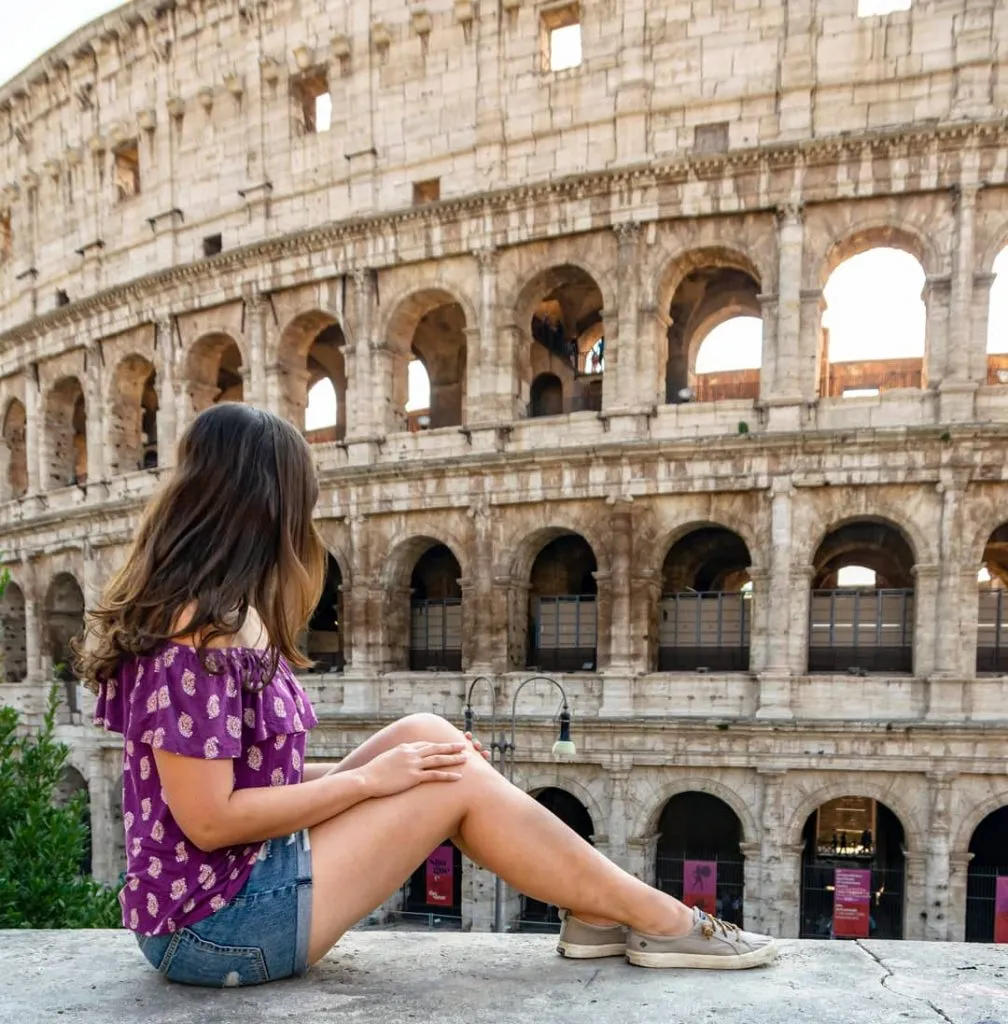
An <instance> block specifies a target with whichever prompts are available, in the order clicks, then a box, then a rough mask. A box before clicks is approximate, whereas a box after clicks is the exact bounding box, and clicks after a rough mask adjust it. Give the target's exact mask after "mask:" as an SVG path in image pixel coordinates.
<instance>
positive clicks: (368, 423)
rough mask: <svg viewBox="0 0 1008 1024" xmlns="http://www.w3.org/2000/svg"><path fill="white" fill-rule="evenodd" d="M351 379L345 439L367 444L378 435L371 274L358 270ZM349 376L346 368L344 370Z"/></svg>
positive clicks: (356, 274)
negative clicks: (351, 414)
mask: <svg viewBox="0 0 1008 1024" xmlns="http://www.w3.org/2000/svg"><path fill="white" fill-rule="evenodd" d="M353 288H354V298H353V310H354V313H353V321H354V323H353V337H354V339H355V344H354V377H353V379H352V380H351V379H350V377H349V375H348V376H347V389H348V390H349V389H350V388H353V389H354V391H355V393H356V394H355V399H354V402H353V408H354V411H355V417H354V422H352V423H351V422H350V421H349V419H348V421H347V440H348V441H349V442H351V443H352V442H354V441H369V440H371V439H373V438H374V437H375V436H376V434H379V433H381V431H380V430H379V428H378V423H379V421H378V420H377V419H376V416H375V401H376V395H375V390H376V389H375V381H374V370H373V366H372V352H371V347H372V342H373V340H374V332H375V330H376V325H375V316H376V298H375V272H374V271H372V270H368V269H367V268H364V267H361V268H358V269H357V270H355V271H354V272H353ZM348 374H349V367H348Z"/></svg>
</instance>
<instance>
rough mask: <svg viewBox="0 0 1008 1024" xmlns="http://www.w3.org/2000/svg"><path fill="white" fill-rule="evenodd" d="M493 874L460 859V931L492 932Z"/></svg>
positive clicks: (469, 861) (471, 862)
mask: <svg viewBox="0 0 1008 1024" xmlns="http://www.w3.org/2000/svg"><path fill="white" fill-rule="evenodd" d="M493 926H494V873H493V872H492V871H487V869H486V868H481V867H480V866H479V865H478V864H476V863H474V862H473V861H471V860H468V859H466V858H464V857H463V858H462V931H464V932H492V931H493Z"/></svg>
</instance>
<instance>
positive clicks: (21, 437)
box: [3, 398, 28, 501]
mask: <svg viewBox="0 0 1008 1024" xmlns="http://www.w3.org/2000/svg"><path fill="white" fill-rule="evenodd" d="M27 429H28V417H27V414H26V413H25V407H24V406H23V405H22V404H21V403H20V402H19V401H18V400H17V399H16V398H15V399H14V401H12V402H11V403H10V405H8V406H7V415H6V416H5V417H4V423H3V440H4V447H5V449H6V450H5V453H4V454H5V455H6V458H7V472H6V474H5V476H4V483H5V484H6V487H5V488H4V490H5V493H4V500H5V501H9V500H10V499H11V498H23V497H24V496H25V495H26V494H27V493H28V445H27V442H26V434H27Z"/></svg>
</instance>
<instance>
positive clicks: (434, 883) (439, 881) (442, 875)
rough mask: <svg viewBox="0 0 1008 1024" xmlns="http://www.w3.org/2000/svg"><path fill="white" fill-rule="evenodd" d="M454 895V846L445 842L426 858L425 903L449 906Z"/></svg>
mask: <svg viewBox="0 0 1008 1024" xmlns="http://www.w3.org/2000/svg"><path fill="white" fill-rule="evenodd" d="M454 897H455V848H454V847H453V846H451V845H450V844H445V845H444V846H439V847H438V848H437V849H436V850H435V851H434V852H433V853H432V854H431V855H430V856H429V857H428V858H427V905H428V906H438V907H450V906H451V905H452V903H454V902H455V900H454Z"/></svg>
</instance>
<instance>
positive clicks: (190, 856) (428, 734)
mask: <svg viewBox="0 0 1008 1024" xmlns="http://www.w3.org/2000/svg"><path fill="white" fill-rule="evenodd" d="M178 456H179V458H178V467H177V469H176V471H175V474H174V476H173V477H172V479H171V481H170V482H169V483H168V485H167V486H166V488H165V490H164V491H163V493H162V494H161V495H160V496H159V497H158V498H157V499H155V500H154V501H153V502H152V503H151V505H150V507H149V508H148V509H147V511H146V513H145V515H144V517H143V520H142V522H141V524H140V527H139V529H138V531H137V535H136V539H135V540H134V542H133V546H132V549H131V551H130V553H129V556H128V558H127V560H126V564H125V565H124V567H123V568H122V569H121V570H120V571H119V573H117V574H116V576H115V577H114V578H113V579H112V580H111V582H110V583H109V584H108V586H107V587H106V589H105V592H104V594H103V596H102V599H101V601H100V602H99V604H98V606H97V608H95V610H94V611H93V612H92V613H91V614H90V615H89V616H88V629H87V634H86V640H85V641H84V642H82V643H81V644H79V645H78V646H77V649H76V653H77V656H78V661H79V669H80V672H81V677H82V678H84V679H85V680H87V681H88V682H89V684H90V685H91V686H92V687H93V688H94V689H95V691H96V692H97V694H98V703H97V711H96V720H97V721H98V722H100V723H102V724H104V726H105V728H106V729H111V730H114V731H116V732H120V733H122V734H123V736H124V740H125V744H124V755H123V812H124V813H123V817H124V824H125V829H126V855H127V873H126V884H125V886H124V887H123V890H122V892H121V894H120V902H121V903H122V908H123V921H124V923H125V925H126V927H127V928H129V929H130V930H131V931H133V932H134V933H135V934H136V936H137V939H138V941H139V944H140V948H141V949H142V951H143V953H144V955H145V956H146V957H147V959H148V960H149V961H150V963H151V964H152V965H153V966H154V967H156V968H158V969H159V970H160V971H161V972H162V973H164V974H165V975H166V976H167V977H168V978H169V979H171V980H173V981H178V982H183V983H188V984H195V985H212V986H222V985H225V986H226V985H244V984H252V983H257V982H264V981H272V980H275V979H277V978H283V977H286V976H289V975H299V974H303V973H304V972H305V971H306V970H307V969H308V967H309V965H311V964H313V963H315V962H316V961H317V960H319V959H320V958H321V957H322V956H324V955H325V953H326V952H327V951H328V950H329V949H331V948H332V946H333V945H334V944H335V943H336V942H337V941H338V940H339V938H340V936H342V935H343V934H344V932H346V931H347V929H348V928H350V927H351V926H352V925H353V924H355V923H356V922H357V921H359V920H360V919H361V918H363V917H365V916H366V915H367V914H368V913H369V912H371V911H372V910H374V909H375V908H376V907H378V906H380V905H381V904H382V903H383V902H384V901H385V900H386V899H388V898H389V897H390V896H391V895H392V894H393V893H395V892H396V890H397V889H398V888H399V887H400V886H401V885H402V884H403V882H404V881H405V879H407V878H408V877H409V876H410V875H411V874H412V873H413V871H414V870H415V869H416V868H417V866H418V865H419V864H421V863H422V862H423V861H424V859H425V858H426V857H427V855H428V854H429V853H430V851H431V850H433V849H434V848H435V847H437V846H438V845H439V844H440V843H442V842H443V841H444V840H446V839H450V840H451V841H452V842H453V843H455V845H456V846H458V847H459V848H460V849H461V850H462V851H463V852H464V853H465V854H466V856H468V857H470V858H471V859H473V860H474V861H476V862H477V863H478V864H482V865H483V866H485V867H487V868H489V869H490V870H491V871H495V872H497V873H498V874H500V875H501V876H502V877H503V878H504V879H505V880H506V881H507V882H508V883H510V884H511V885H513V886H514V887H515V888H517V889H519V890H521V891H522V892H525V893H527V894H528V895H530V896H532V897H534V898H535V899H538V900H541V901H543V902H548V903H552V904H554V905H557V906H563V907H568V908H570V913H569V914H566V915H565V920H564V925H563V930H562V933H561V937H560V944H559V949H560V951H561V952H562V953H564V954H565V955H567V956H573V957H597V956H612V955H624V953H625V954H626V956H627V957H628V958H629V959H630V960H631V961H632V962H633V963H637V964H641V965H644V966H651V967H666V966H669V967H672V966H675V967H680V966H697V967H717V968H738V967H748V966H752V965H754V964H758V963H764V962H766V961H768V960H770V959H772V957H773V956H774V954H775V948H774V946H773V942H772V940H770V939H769V938H767V937H763V936H756V935H750V934H748V933H745V932H740V931H739V930H738V929H736V928H734V927H732V926H731V925H726V924H723V923H722V922H720V921H717V920H716V919H714V918H709V917H706V916H705V915H703V914H702V913H700V912H699V911H691V910H689V909H687V908H686V907H685V906H683V904H681V903H679V902H678V901H677V900H675V899H673V898H672V897H671V896H668V895H665V894H664V893H661V892H658V891H656V890H654V889H651V888H650V887H648V886H647V885H644V884H643V883H642V882H640V881H638V880H637V879H636V878H633V877H632V876H631V875H629V874H627V873H625V872H624V871H622V870H620V869H619V868H618V867H616V865H615V864H613V863H611V862H610V861H609V860H607V859H606V858H605V857H604V856H603V855H602V854H600V853H598V852H597V851H596V850H594V849H593V848H592V847H591V846H590V845H589V844H588V843H586V842H584V841H583V840H582V839H580V838H579V837H578V836H577V835H575V833H574V832H573V831H571V830H570V829H569V828H567V826H566V825H564V824H563V823H562V822H561V821H559V819H557V818H555V817H554V816H553V815H552V814H551V813H550V812H549V811H547V810H546V809H544V808H543V807H541V806H540V805H539V804H538V803H537V802H536V801H535V800H533V799H532V798H531V797H529V796H527V795H526V794H525V793H523V792H522V791H521V790H519V789H517V788H516V787H514V786H513V785H511V784H510V783H509V782H507V781H506V780H505V779H504V778H503V777H502V776H501V775H500V774H499V773H497V772H495V771H494V770H493V768H492V767H490V765H488V764H487V763H486V761H485V760H484V757H482V756H480V752H479V746H478V744H473V743H471V742H469V741H468V740H467V737H466V736H463V734H462V733H460V732H459V731H458V730H457V729H456V728H454V727H453V726H452V725H450V724H449V723H448V722H446V721H444V720H443V719H441V718H438V717H436V716H433V715H411V716H410V717H408V718H405V719H403V720H401V721H399V722H396V723H395V724H393V725H390V726H388V727H387V728H385V729H382V730H381V731H380V732H379V733H377V734H376V735H374V736H372V737H371V738H370V739H369V740H368V741H367V742H366V743H364V744H362V745H361V746H360V747H358V748H357V750H355V751H354V752H353V753H351V754H350V755H349V756H348V757H346V758H345V759H344V760H343V761H341V762H340V763H339V764H338V765H319V764H312V765H306V764H305V762H304V751H305V739H306V735H307V733H308V730H309V729H311V728H312V727H313V726H314V725H315V724H316V721H317V720H316V717H315V712H314V710H313V709H312V706H311V704H310V702H309V700H308V698H307V696H306V695H305V692H304V690H302V688H301V686H300V685H299V684H298V680H297V677H296V676H295V675H294V673H293V669H295V668H304V667H306V666H307V665H308V664H309V663H308V661H307V660H306V659H305V657H304V656H303V655H302V654H301V653H300V651H299V650H298V647H297V644H296V637H297V636H298V634H299V633H300V632H301V630H302V629H303V628H304V627H305V625H306V623H307V622H308V619H309V617H310V615H311V613H312V610H313V608H314V606H315V603H316V601H317V599H318V596H319V594H320V592H321V588H322V580H323V572H324V564H325V550H324V547H323V544H322V541H321V539H320V537H319V535H318V533H317V531H316V529H315V526H314V525H313V522H312V510H313V508H314V506H315V503H316V501H317V499H318V482H317V479H316V476H315V472H314V469H313V466H312V459H311V453H310V451H309V448H308V446H307V444H306V443H305V441H304V439H303V438H302V437H301V435H300V434H299V433H298V431H297V430H295V429H294V427H292V426H291V425H290V424H289V423H287V422H286V421H285V420H282V419H279V418H278V417H276V416H273V415H271V414H269V413H266V412H262V411H259V410H256V409H252V408H249V407H248V406H245V405H237V404H222V405H217V406H214V407H213V408H212V409H209V410H207V411H206V412H204V413H202V414H201V415H200V416H198V417H197V418H196V420H195V421H194V422H193V424H192V425H191V426H190V427H189V429H188V430H187V431H186V434H185V436H184V437H183V439H182V441H181V443H180V445H179V452H178Z"/></svg>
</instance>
